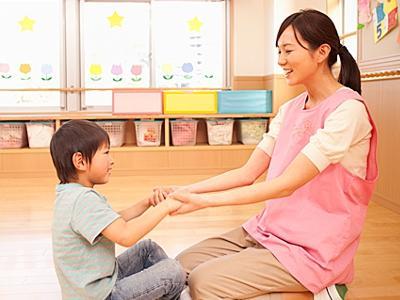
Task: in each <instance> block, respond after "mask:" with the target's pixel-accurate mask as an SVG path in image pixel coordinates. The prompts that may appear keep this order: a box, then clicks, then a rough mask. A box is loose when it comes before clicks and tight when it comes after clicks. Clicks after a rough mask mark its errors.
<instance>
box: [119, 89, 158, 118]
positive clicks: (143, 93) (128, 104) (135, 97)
mask: <svg viewBox="0 0 400 300" xmlns="http://www.w3.org/2000/svg"><path fill="white" fill-rule="evenodd" d="M112 95H113V96H112V112H113V114H162V92H161V91H153V90H122V91H120V90H113V93H112Z"/></svg>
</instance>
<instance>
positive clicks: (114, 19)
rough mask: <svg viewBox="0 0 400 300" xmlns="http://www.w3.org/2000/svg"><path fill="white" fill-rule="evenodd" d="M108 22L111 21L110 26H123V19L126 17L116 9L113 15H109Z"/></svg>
mask: <svg viewBox="0 0 400 300" xmlns="http://www.w3.org/2000/svg"><path fill="white" fill-rule="evenodd" d="M107 19H108V22H110V27H111V28H112V27H115V26H118V27H121V26H122V20H123V19H124V17H122V16H120V15H119V14H118V13H117V12H116V11H114V13H113V14H112V16H109V17H107Z"/></svg>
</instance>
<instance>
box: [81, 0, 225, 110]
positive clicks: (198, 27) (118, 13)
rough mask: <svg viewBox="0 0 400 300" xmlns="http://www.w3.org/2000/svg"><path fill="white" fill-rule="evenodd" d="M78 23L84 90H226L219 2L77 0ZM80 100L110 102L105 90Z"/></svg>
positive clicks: (103, 105)
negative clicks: (189, 88) (116, 88)
mask: <svg viewBox="0 0 400 300" xmlns="http://www.w3.org/2000/svg"><path fill="white" fill-rule="evenodd" d="M81 19H82V22H81V23H82V27H81V57H82V58H83V60H84V62H83V66H84V67H83V71H82V74H83V80H82V84H81V85H82V86H83V87H85V88H98V89H101V88H115V87H125V88H126V87H131V88H140V87H143V88H147V87H156V88H158V87H168V88H181V87H202V88H203V87H209V88H216V87H223V86H225V73H226V72H225V59H226V55H225V51H226V50H225V49H226V33H225V31H226V30H225V28H226V18H225V2H224V1H216V2H210V1H190V0H188V1H123V2H122V1H121V2H118V1H115V2H112V3H110V2H99V1H81ZM99 32H101V34H99ZM83 97H84V102H83V103H84V107H85V108H87V109H109V107H110V105H111V102H112V99H111V91H109V90H108V91H104V90H95V91H86V92H85V93H84V94H83Z"/></svg>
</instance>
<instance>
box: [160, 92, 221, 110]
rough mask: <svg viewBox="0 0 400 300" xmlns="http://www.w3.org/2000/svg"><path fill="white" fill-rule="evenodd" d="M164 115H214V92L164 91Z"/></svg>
mask: <svg viewBox="0 0 400 300" xmlns="http://www.w3.org/2000/svg"><path fill="white" fill-rule="evenodd" d="M163 99H164V114H215V113H217V110H218V104H217V92H216V91H165V92H164V96H163Z"/></svg>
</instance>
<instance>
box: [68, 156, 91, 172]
mask: <svg viewBox="0 0 400 300" xmlns="http://www.w3.org/2000/svg"><path fill="white" fill-rule="evenodd" d="M72 163H73V165H74V167H75V168H76V169H77V170H79V171H86V168H87V165H88V164H87V162H86V160H85V159H84V158H83V155H82V153H80V152H75V153H74V154H73V155H72Z"/></svg>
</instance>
